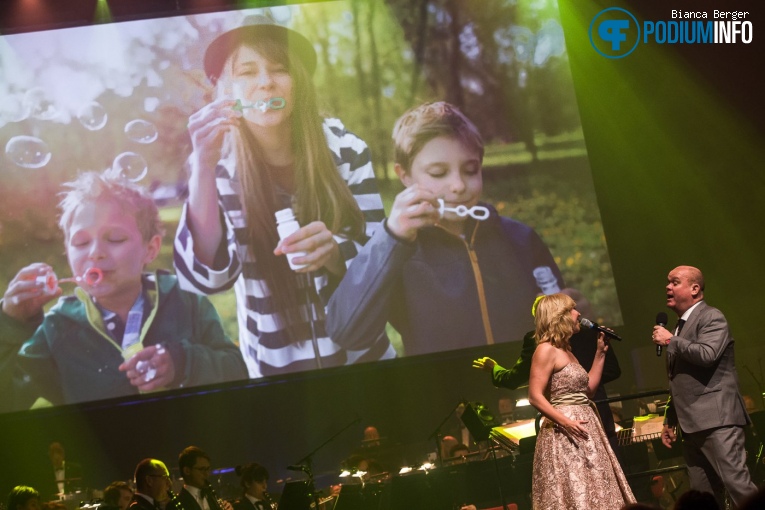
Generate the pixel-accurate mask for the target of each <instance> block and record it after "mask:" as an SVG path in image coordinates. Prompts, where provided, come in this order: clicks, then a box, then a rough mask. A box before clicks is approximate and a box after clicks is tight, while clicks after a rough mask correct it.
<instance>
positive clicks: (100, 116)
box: [77, 101, 109, 131]
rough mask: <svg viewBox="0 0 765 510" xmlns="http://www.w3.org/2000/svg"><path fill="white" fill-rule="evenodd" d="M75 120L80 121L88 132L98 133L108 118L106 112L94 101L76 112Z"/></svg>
mask: <svg viewBox="0 0 765 510" xmlns="http://www.w3.org/2000/svg"><path fill="white" fill-rule="evenodd" d="M77 119H78V120H79V121H80V124H82V125H83V126H84V127H85V129H89V130H90V131H98V130H99V129H101V128H102V127H104V126H105V125H106V121H107V120H108V119H109V116H108V115H107V114H106V110H105V109H104V107H103V106H101V105H100V104H99V103H97V102H95V101H91V102H90V103H88V104H86V105H84V106H83V107H82V108H80V110H79V111H78V112H77Z"/></svg>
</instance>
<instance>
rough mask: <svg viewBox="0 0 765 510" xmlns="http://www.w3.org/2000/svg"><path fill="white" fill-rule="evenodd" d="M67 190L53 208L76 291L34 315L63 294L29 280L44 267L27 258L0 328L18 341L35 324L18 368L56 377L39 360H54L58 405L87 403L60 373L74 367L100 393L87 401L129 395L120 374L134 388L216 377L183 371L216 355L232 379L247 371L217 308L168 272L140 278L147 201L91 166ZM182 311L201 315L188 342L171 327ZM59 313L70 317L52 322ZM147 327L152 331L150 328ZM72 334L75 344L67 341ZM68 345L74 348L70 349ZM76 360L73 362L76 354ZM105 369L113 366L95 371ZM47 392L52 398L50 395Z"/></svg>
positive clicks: (152, 247) (152, 235)
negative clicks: (195, 348)
mask: <svg viewBox="0 0 765 510" xmlns="http://www.w3.org/2000/svg"><path fill="white" fill-rule="evenodd" d="M66 186H68V187H69V188H70V190H69V191H67V192H65V193H64V199H63V200H62V202H61V204H60V206H61V209H62V215H61V219H60V222H59V226H60V227H61V229H62V231H63V232H64V244H65V248H66V255H67V259H68V261H69V266H70V268H71V270H72V274H73V275H75V276H80V277H81V279H80V280H78V282H77V283H78V285H79V288H78V289H76V290H75V293H76V294H77V297H76V298H75V297H65V298H63V299H62V300H61V301H60V302H59V303H58V304H57V305H56V307H54V308H53V309H52V310H51V313H50V314H49V315H48V316H46V318H45V320H43V319H42V313H43V306H44V305H45V304H46V303H48V302H49V301H51V300H53V299H57V298H58V297H59V296H61V294H62V290H61V287H58V286H57V287H55V289H53V290H52V292H51V289H48V291H47V292H46V284H45V283H44V282H41V281H40V280H38V277H39V276H44V275H48V274H50V273H51V272H52V268H51V267H50V266H49V265H47V264H44V263H34V264H31V265H29V266H27V267H25V268H23V269H22V270H21V271H19V273H18V274H17V275H16V276H15V277H14V279H13V280H12V281H11V283H10V284H9V286H8V289H7V290H6V292H5V295H4V298H3V300H2V312H3V314H1V315H4V316H3V317H0V331H4V332H6V331H9V332H10V333H7V336H9V337H16V338H19V336H20V335H21V337H22V338H23V340H27V338H29V337H30V336H32V335H28V334H26V335H24V332H29V331H34V329H31V330H30V329H29V328H30V327H31V328H37V326H40V328H39V329H38V330H37V331H36V332H34V336H33V337H32V339H31V340H29V341H28V342H26V343H25V344H24V345H23V346H22V348H21V351H20V352H19V357H20V358H21V361H20V362H21V365H22V369H27V368H29V369H31V370H32V371H33V372H37V371H39V372H40V374H39V375H40V378H41V379H50V378H55V377H54V374H50V373H45V370H42V368H43V365H41V364H40V363H38V362H40V361H41V360H50V359H51V358H52V359H53V360H54V361H55V363H52V364H50V365H47V366H46V369H50V370H53V371H58V372H59V373H58V374H57V375H58V377H59V381H57V383H58V385H60V391H61V392H63V401H65V402H69V401H79V400H90V399H91V396H90V394H89V392H88V391H87V390H83V388H82V387H81V385H80V384H77V383H74V382H73V381H72V378H73V377H75V375H74V374H70V373H68V371H69V369H72V370H77V368H78V367H77V365H80V367H79V368H80V369H81V370H82V373H81V376H82V379H83V380H88V377H93V378H92V379H89V381H90V383H91V384H95V385H101V386H103V388H102V390H101V393H99V391H98V390H93V393H92V398H98V397H109V396H117V395H120V394H126V393H132V392H131V391H129V390H130V388H129V387H127V388H125V387H124V380H125V378H127V380H128V381H129V384H130V385H132V386H133V387H134V388H135V389H137V390H139V391H141V392H146V391H152V390H156V389H159V388H165V387H170V386H179V385H183V384H184V383H196V384H202V383H204V382H217V381H216V379H218V378H217V377H214V376H213V377H210V375H211V374H209V373H208V374H206V375H203V376H201V377H199V376H198V375H194V376H192V377H190V375H191V374H189V373H188V370H187V368H188V369H190V368H191V367H192V366H194V367H195V368H196V369H201V371H202V372H204V371H205V369H208V368H211V367H210V366H207V365H209V363H210V362H214V360H215V359H218V358H219V357H220V356H223V358H222V359H221V360H220V361H223V362H224V363H230V364H231V365H230V366H231V368H233V369H234V373H235V374H237V375H238V376H239V377H238V378H244V377H246V372H245V371H244V370H243V365H242V363H241V357H239V358H238V359H237V356H236V354H238V349H236V347H235V346H234V345H233V344H231V342H229V341H228V340H227V339H226V338H225V336H224V335H223V332H222V328H221V326H220V322H219V319H218V316H217V313H215V311H214V309H213V308H212V305H210V304H209V302H207V301H206V298H204V300H203V301H199V298H198V297H196V296H194V297H191V295H189V294H188V293H185V292H183V291H180V290H179V289H177V283H176V281H175V277H174V276H172V275H169V274H164V273H161V274H157V275H149V274H144V268H145V267H146V265H147V264H149V263H151V262H152V261H153V260H154V259H155V258H156V257H157V255H158V254H159V250H160V246H161V242H162V234H163V228H162V224H161V220H160V218H159V214H158V211H157V207H156V205H155V204H154V202H153V201H152V199H151V197H149V196H148V195H146V194H145V192H144V191H143V189H142V188H139V187H138V186H136V185H133V184H132V183H130V182H129V181H127V180H126V179H124V178H120V177H115V176H109V175H106V174H105V175H103V176H102V175H99V174H96V173H93V172H90V173H85V174H82V175H81V176H80V177H79V178H78V179H77V180H76V181H75V182H72V183H69V184H67V185H66ZM94 271H95V272H96V274H98V273H100V277H99V278H91V277H88V275H91V274H93V272H94ZM43 280H44V278H43ZM184 313H189V314H192V315H193V316H194V317H192V318H191V319H190V320H189V322H194V320H195V319H196V320H199V321H201V324H203V325H204V327H203V328H202V336H200V337H199V338H195V337H194V335H193V334H192V333H189V332H187V331H183V330H184V329H185V327H184V326H183V325H175V326H174V325H172V323H173V322H179V323H180V322H181V321H183V320H184V319H183V314H184ZM62 317H66V318H68V319H70V320H68V321H65V320H64V321H62V322H60V323H58V327H54V326H55V324H56V323H55V321H56V320H57V319H58V320H60V321H61V320H62ZM9 318H10V319H13V320H15V322H13V321H9V320H8V319H9ZM41 323H42V325H41ZM46 325H47V326H48V327H47V328H46ZM152 325H154V326H155V327H154V328H153V329H152V330H151V331H153V333H154V334H151V333H150V332H149V330H150V328H149V326H152ZM189 327H191V326H189ZM193 327H197V326H193ZM77 340H79V341H81V342H82V345H80V346H76V347H75V345H74V344H73V343H74V342H75V341H77ZM65 342H69V346H68V347H64V345H62V344H64V343H65ZM196 342H201V343H203V344H207V345H206V347H208V349H205V350H203V351H199V352H196V353H193V352H191V351H192V349H191V347H190V346H189V345H186V344H190V343H196ZM226 344H229V345H230V347H231V348H232V349H230V351H229V345H226ZM115 348H116V349H115ZM77 349H79V350H80V351H81V352H73V351H76V350H77ZM215 350H219V351H220V352H218V353H215V352H213V351H215ZM118 353H119V355H121V360H120V357H119V356H118ZM77 356H81V357H82V359H75V358H76V357H77ZM200 357H201V358H202V359H200ZM120 361H121V362H120ZM91 365H92V366H91ZM96 365H98V369H97V373H98V374H101V373H102V372H108V373H109V375H104V376H103V377H104V378H105V379H99V377H98V376H95V374H89V373H88V369H89V368H94V367H95V366H96ZM53 367H55V368H53ZM104 367H106V368H112V370H106V371H104V370H102V369H103V368H104ZM115 367H116V368H117V370H118V371H119V372H122V374H123V375H122V376H121V380H117V381H115V377H116V375H115V371H114V370H113V368H115ZM33 375H35V374H33ZM219 375H222V374H219ZM70 376H72V377H70ZM204 379H212V380H210V381H205V380H204ZM120 381H121V382H122V384H120ZM121 386H122V387H121ZM126 390H127V391H126ZM133 392H134V391H133ZM43 396H45V397H46V398H49V397H48V396H47V395H43ZM53 397H54V398H53V400H57V398H56V395H55V394H54V395H53Z"/></svg>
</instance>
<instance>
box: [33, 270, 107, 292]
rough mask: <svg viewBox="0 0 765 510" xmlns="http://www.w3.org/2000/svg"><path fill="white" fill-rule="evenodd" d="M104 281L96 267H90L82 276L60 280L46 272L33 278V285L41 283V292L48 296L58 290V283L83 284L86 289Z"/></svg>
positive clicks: (51, 273) (52, 273)
mask: <svg viewBox="0 0 765 510" xmlns="http://www.w3.org/2000/svg"><path fill="white" fill-rule="evenodd" d="M103 279H104V272H103V271H102V270H101V269H99V268H97V267H91V268H90V269H88V270H87V271H85V273H84V274H83V275H82V276H72V277H70V278H61V279H60V280H59V279H58V277H57V276H56V273H54V272H53V271H48V272H47V273H45V274H43V275H40V276H38V277H37V278H35V283H41V284H43V290H44V292H45V293H46V294H48V295H53V294H55V293H56V289H57V288H58V286H59V284H60V283H76V284H80V283H83V282H84V283H85V284H86V285H87V286H88V287H95V286H97V285H98V284H99V283H101V281H102V280H103Z"/></svg>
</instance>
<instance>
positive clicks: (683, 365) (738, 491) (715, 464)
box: [653, 266, 757, 506]
mask: <svg viewBox="0 0 765 510" xmlns="http://www.w3.org/2000/svg"><path fill="white" fill-rule="evenodd" d="M666 290H667V307H669V308H670V309H672V310H673V311H674V312H675V313H676V314H677V316H678V318H679V320H678V325H677V327H676V328H675V329H674V333H673V332H670V331H668V330H667V329H665V328H664V327H663V326H655V327H654V329H653V342H654V343H655V344H657V345H661V346H662V347H664V348H665V349H666V351H667V372H668V376H669V390H670V402H669V406H668V409H667V413H666V417H665V420H664V428H663V431H662V434H661V439H662V443H664V445H665V446H666V447H667V448H671V447H672V443H673V442H674V441H675V439H676V435H675V427H679V429H680V431H681V433H682V438H683V455H684V457H685V462H686V464H687V465H688V474H689V477H690V481H691V488H692V489H696V490H700V491H705V492H711V493H713V494H715V496H716V497H717V499H718V501H720V502H722V499H723V494H724V490H723V489H727V490H728V493H729V494H730V497H731V499H732V500H733V502H734V503H735V504H736V506H739V505H741V503H742V502H743V501H744V500H745V499H746V498H747V497H749V496H751V495H752V494H754V493H755V492H757V487H756V486H755V485H754V483H752V479H751V477H750V475H749V470H748V469H747V467H746V451H745V449H744V427H745V426H746V425H748V424H749V423H750V421H749V416H748V415H747V413H746V408H745V407H744V401H743V399H742V398H741V395H740V393H739V391H738V375H737V374H736V367H735V364H734V360H733V337H732V336H731V334H730V331H729V330H728V323H727V321H726V320H725V316H724V315H723V314H722V312H720V310H718V309H716V308H713V307H711V306H709V305H707V304H706V303H705V302H704V276H703V275H702V274H701V271H699V270H698V269H696V268H695V267H691V266H680V267H676V268H675V269H673V270H672V271H671V272H670V273H669V275H668V277H667V287H666Z"/></svg>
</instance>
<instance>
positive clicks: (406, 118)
mask: <svg viewBox="0 0 765 510" xmlns="http://www.w3.org/2000/svg"><path fill="white" fill-rule="evenodd" d="M439 136H447V137H451V138H455V139H457V140H458V141H460V142H461V143H463V144H464V145H465V146H466V147H468V148H469V149H471V150H474V151H475V152H477V153H478V155H479V159H480V160H481V161H483V138H481V133H480V132H479V131H478V128H477V127H476V126H475V124H473V123H472V122H471V121H470V119H468V118H467V117H466V116H465V115H464V114H463V113H462V112H461V111H459V109H458V108H457V107H456V106H454V105H451V104H449V103H446V102H444V101H439V102H437V103H424V104H421V105H420V106H416V107H414V108H411V109H410V110H408V111H407V112H406V113H404V114H403V115H402V116H401V117H399V119H398V120H397V121H396V124H395V125H394V126H393V145H394V151H395V152H394V161H395V162H396V163H398V164H399V165H401V167H402V168H403V169H404V170H405V171H406V172H409V170H411V168H412V161H414V158H415V157H416V156H417V154H418V153H419V152H420V151H421V150H422V148H423V147H424V146H425V145H426V144H427V143H428V142H429V141H431V140H433V139H434V138H438V137H439Z"/></svg>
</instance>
